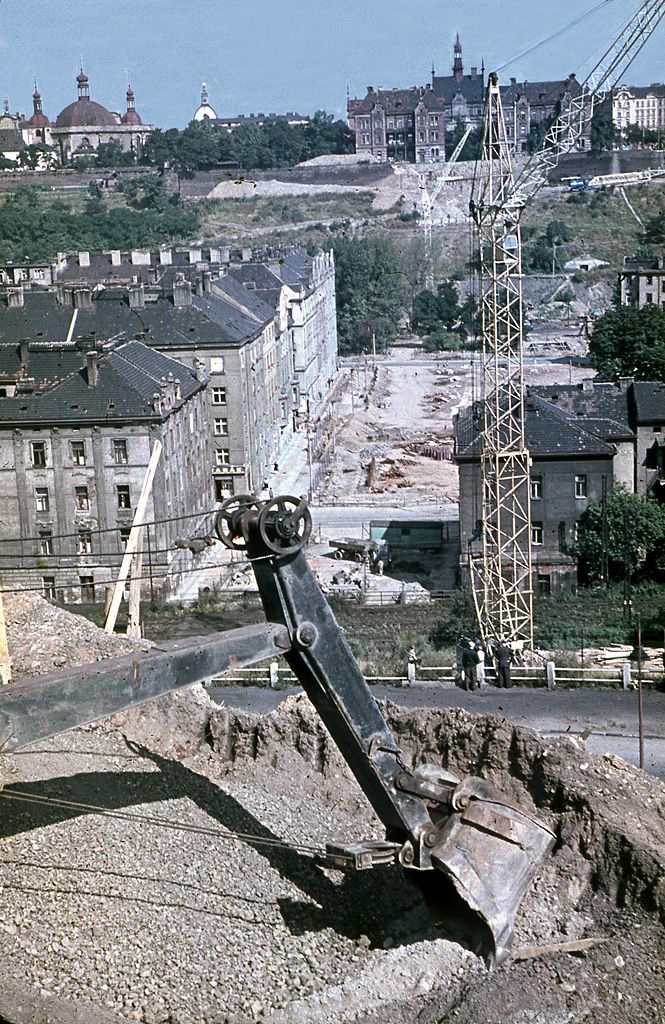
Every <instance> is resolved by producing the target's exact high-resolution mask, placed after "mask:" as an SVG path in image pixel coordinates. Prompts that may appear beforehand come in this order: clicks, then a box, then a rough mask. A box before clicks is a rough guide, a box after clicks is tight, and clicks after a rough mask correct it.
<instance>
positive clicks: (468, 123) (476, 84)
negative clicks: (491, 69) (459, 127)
mask: <svg viewBox="0 0 665 1024" xmlns="http://www.w3.org/2000/svg"><path fill="white" fill-rule="evenodd" d="M432 92H433V93H434V95H435V96H438V97H439V98H440V99H442V100H443V103H444V114H445V119H446V126H447V128H448V129H452V128H454V127H455V125H456V124H457V123H458V122H459V121H461V122H462V123H463V124H464V126H465V127H467V128H479V127H480V126H481V125H482V123H483V116H484V112H485V66H484V64H482V65H481V68H480V73H478V68H477V67H472V68H471V73H470V74H468V75H465V74H464V62H463V59H462V44H461V42H460V37H459V34H458V35H457V37H456V39H455V45H454V47H453V65H452V75H437V74H436V71H435V70H434V68H432Z"/></svg>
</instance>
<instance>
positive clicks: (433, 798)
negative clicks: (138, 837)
mask: <svg viewBox="0 0 665 1024" xmlns="http://www.w3.org/2000/svg"><path fill="white" fill-rule="evenodd" d="M311 528H312V519H311V515H310V512H309V509H308V507H307V503H306V501H305V500H304V499H299V498H294V497H291V496H289V495H286V496H283V497H278V498H273V499H270V500H269V501H267V502H262V501H260V500H259V499H258V498H256V497H255V496H254V495H236V496H234V497H232V498H229V499H227V501H226V502H224V503H223V505H222V507H221V509H220V510H219V512H218V514H217V518H216V532H217V535H218V537H219V539H220V540H221V541H222V543H223V544H225V545H226V546H227V547H229V548H231V549H232V550H234V551H236V552H243V554H244V557H246V558H247V559H248V561H249V562H250V564H251V565H252V568H253V570H254V574H255V576H256V581H257V585H258V589H259V594H260V597H261V602H262V605H263V610H264V613H265V622H260V623H257V624H254V625H250V626H244V627H241V628H240V629H232V630H228V631H225V632H219V633H213V634H211V635H209V636H205V637H188V638H184V639H183V638H180V639H177V640H172V641H168V642H165V643H161V644H160V645H159V646H157V647H155V648H153V649H151V650H150V651H148V652H147V653H145V652H135V653H133V654H130V655H124V656H122V657H119V658H110V659H107V660H105V661H102V662H97V663H95V664H93V665H85V666H80V667H69V668H66V669H63V670H61V671H58V672H53V673H51V674H50V675H46V676H39V677H38V678H35V679H29V680H26V681H24V682H21V683H18V684H17V683H14V684H12V685H10V686H7V687H3V688H2V692H0V746H1V749H2V752H3V755H10V754H11V753H12V752H13V751H16V750H21V749H22V748H23V747H26V746H28V745H29V744H32V743H34V742H35V741H37V740H43V739H46V738H48V737H51V736H54V735H57V734H58V733H62V732H66V731H67V730H68V729H73V728H76V727H78V726H81V725H84V724H87V723H91V722H95V721H98V720H100V719H102V718H105V717H107V716H108V715H112V714H114V713H116V712H118V711H122V710H124V709H127V708H131V707H134V706H136V705H139V704H142V703H145V702H146V701H150V700H154V699H155V698H157V697H161V696H163V695H164V694H166V693H170V692H173V691H176V690H180V689H183V688H184V687H187V686H191V685H192V684H194V683H202V682H206V681H209V680H210V679H212V678H214V677H217V676H219V675H221V674H223V673H224V672H226V671H228V670H229V669H234V670H235V669H237V668H239V667H242V666H246V665H251V664H256V663H257V662H259V661H264V660H267V659H272V658H275V657H276V656H278V655H283V656H284V658H285V659H286V661H287V663H288V664H289V666H290V668H291V669H292V670H293V672H294V673H295V674H296V676H297V678H298V680H299V682H300V684H301V685H302V687H303V689H304V691H305V692H306V694H307V696H308V697H309V699H310V701H311V702H312V704H313V706H314V708H315V709H316V711H317V712H318V714H319V716H320V718H321V719H322V721H323V723H324V725H325V726H326V728H327V730H328V732H329V733H330V736H331V737H332V739H333V741H334V742H335V743H336V744H337V747H338V748H339V750H340V753H341V754H342V756H343V758H344V759H345V761H346V763H347V765H348V766H349V768H350V770H351V772H352V773H353V775H354V776H355V778H356V780H357V781H358V784H359V785H360V787H361V789H362V790H363V792H364V794H365V796H366V797H367V799H368V801H369V803H370V804H371V806H372V807H373V809H374V811H375V813H376V814H377V816H378V818H379V819H380V821H382V823H383V825H384V828H385V839H383V840H376V839H368V840H361V841H358V840H354V841H350V842H347V843H344V842H342V843H339V842H338V843H329V844H327V847H326V856H325V862H326V863H327V864H329V865H331V866H334V867H336V868H338V869H341V870H344V871H356V870H357V871H365V870H368V869H371V868H375V867H380V866H382V865H391V864H392V865H400V866H401V867H402V868H403V869H404V871H405V872H408V873H409V874H410V875H411V876H412V877H414V878H417V879H419V880H420V882H421V883H422V886H423V888H424V889H425V891H426V892H427V893H428V895H429V897H430V899H433V901H434V905H435V907H436V913H437V915H438V919H439V920H441V919H442V917H443V919H445V923H446V928H447V930H448V932H449V933H450V934H456V935H458V936H459V937H460V938H461V939H463V941H464V942H466V943H467V944H469V945H470V946H471V948H473V949H474V950H475V951H476V952H477V953H478V954H479V955H482V956H484V957H486V958H487V959H488V960H489V961H492V960H494V961H499V960H501V959H503V958H504V957H505V956H507V954H508V951H509V948H510V943H511V939H512V934H513V924H514V920H515V915H516V913H517V910H518V908H519V904H520V902H521V900H522V898H523V896H524V894H525V893H526V891H527V889H528V888H529V886H530V884H531V881H532V880H533V877H534V874H535V872H536V870H537V869H538V867H539V865H540V864H541V863H542V862H543V861H544V860H545V859H546V857H547V856H548V854H549V852H550V851H551V850H552V848H553V846H554V842H555V836H554V833H553V832H552V831H551V829H550V828H548V826H547V825H545V824H544V823H543V822H541V821H539V820H538V819H537V818H536V817H535V816H534V814H533V811H532V810H531V809H530V808H528V807H524V806H521V805H520V804H519V803H517V802H515V800H514V799H512V798H509V797H507V796H506V795H505V794H504V793H502V792H500V791H499V790H498V789H497V788H495V787H494V786H493V785H492V784H490V783H489V782H488V781H487V780H486V779H483V778H480V777H478V776H474V775H467V776H465V777H462V778H460V777H458V776H456V775H453V774H451V773H449V772H447V771H445V770H443V769H442V768H441V767H440V766H437V765H435V764H428V763H425V764H418V765H415V766H413V765H411V764H409V763H408V761H407V758H406V755H405V753H404V752H403V751H402V750H401V749H400V747H399V744H398V743H397V740H396V739H395V736H394V735H393V733H392V732H391V730H390V728H389V726H388V724H387V722H386V719H385V718H384V716H383V713H382V711H381V709H380V708H379V706H378V704H377V703H376V701H375V699H374V697H373V695H372V693H371V691H370V689H369V686H368V684H367V682H366V680H365V678H364V676H363V674H362V672H361V671H360V668H359V666H358V664H357V662H356V660H355V658H354V656H353V653H352V651H351V648H350V646H349V644H348V643H347V641H346V639H345V637H344V634H343V632H342V630H341V629H340V628H339V626H338V625H337V622H336V620H335V617H334V615H333V612H332V609H331V608H330V606H329V605H328V603H327V601H326V599H325V597H324V595H323V593H322V591H321V589H320V587H319V585H318V583H317V580H316V577H315V575H314V573H313V572H312V570H311V569H310V567H309V565H308V563H307V559H306V557H305V554H304V548H305V546H306V544H307V541H308V539H309V537H310V534H311ZM1 786H2V780H1V779H0V788H1ZM7 795H8V796H12V797H13V798H15V799H21V795H20V794H17V793H16V792H15V791H13V792H11V793H10V792H9V791H8V793H7ZM23 798H24V799H27V798H28V796H26V795H24V797H23ZM36 798H38V794H36ZM30 799H32V796H30ZM71 806H73V805H71ZM76 806H77V807H80V808H81V809H82V813H90V811H91V810H98V808H92V807H91V805H87V804H81V805H76ZM86 808H87V811H86ZM296 832H297V826H294V827H293V835H291V836H290V837H289V838H290V840H291V845H292V847H293V848H294V851H297V852H299V855H302V856H305V855H307V854H306V852H303V851H302V849H301V846H300V845H299V844H298V835H297V834H296ZM237 835H238V838H239V839H241V840H243V841H251V836H249V837H248V836H247V835H245V834H240V833H238V834H237Z"/></svg>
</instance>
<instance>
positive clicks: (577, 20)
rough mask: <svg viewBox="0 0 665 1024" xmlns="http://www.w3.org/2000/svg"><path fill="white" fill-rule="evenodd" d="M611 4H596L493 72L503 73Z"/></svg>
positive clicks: (603, 0)
mask: <svg viewBox="0 0 665 1024" xmlns="http://www.w3.org/2000/svg"><path fill="white" fill-rule="evenodd" d="M611 3H614V0H601V2H600V3H598V4H596V6H595V7H592V8H591V9H590V10H588V11H586V12H585V13H584V14H580V16H579V17H578V18H575V19H574V21H570V22H568V23H567V24H566V25H564V26H563V27H562V28H559V29H557V30H556V32H553V33H552V34H551V35H549V36H546V37H545V38H544V39H540V40H538V42H537V43H533V45H532V46H529V47H527V49H526V50H522V52H521V53H518V54H516V55H515V56H514V57H511V58H510V59H509V60H507V61H505V62H504V63H503V64H501V65H499V67H498V68H495V71H496V72H497V73H498V72H499V71H503V70H504V68H507V67H509V66H510V65H511V64H515V63H516V61H518V60H521V59H522V57H528V55H529V54H530V53H533V52H534V50H538V49H540V47H541V46H545V45H546V44H547V43H551V42H553V41H554V40H555V39H558V38H559V36H562V35H563V34H564V33H565V32H568V31H569V30H570V29H571V28H575V27H576V26H577V25H579V24H581V22H583V21H586V19H587V18H590V17H591V16H592V15H593V14H595V13H596V12H597V11H599V10H601V8H603V7H607V6H608V4H611Z"/></svg>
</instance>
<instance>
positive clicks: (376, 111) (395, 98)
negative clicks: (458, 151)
mask: <svg viewBox="0 0 665 1024" xmlns="http://www.w3.org/2000/svg"><path fill="white" fill-rule="evenodd" d="M347 120H348V125H349V128H350V129H351V131H352V132H353V133H354V135H355V144H356V153H359V154H366V155H367V156H374V157H376V158H377V159H378V160H381V161H386V160H395V161H398V160H404V161H407V162H409V163H417V164H429V163H440V162H443V161H444V160H445V157H446V150H445V131H446V125H445V115H444V103H443V100H442V99H441V98H439V97H438V96H435V95H434V93H433V91H432V89H431V87H430V86H429V85H427V86H424V87H420V88H418V87H415V86H414V87H413V88H411V89H374V87H373V86H371V85H370V86H368V87H367V95H366V96H365V97H364V99H357V98H356V99H349V101H348V104H347Z"/></svg>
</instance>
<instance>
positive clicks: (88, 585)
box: [79, 576, 95, 604]
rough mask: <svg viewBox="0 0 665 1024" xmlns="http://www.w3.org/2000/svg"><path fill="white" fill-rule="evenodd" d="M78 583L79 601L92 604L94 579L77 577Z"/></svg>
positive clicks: (92, 577)
mask: <svg viewBox="0 0 665 1024" xmlns="http://www.w3.org/2000/svg"><path fill="white" fill-rule="evenodd" d="M79 583H80V585H81V600H82V601H85V602H86V603H89V604H92V602H93V601H94V600H95V577H94V576H79Z"/></svg>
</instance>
